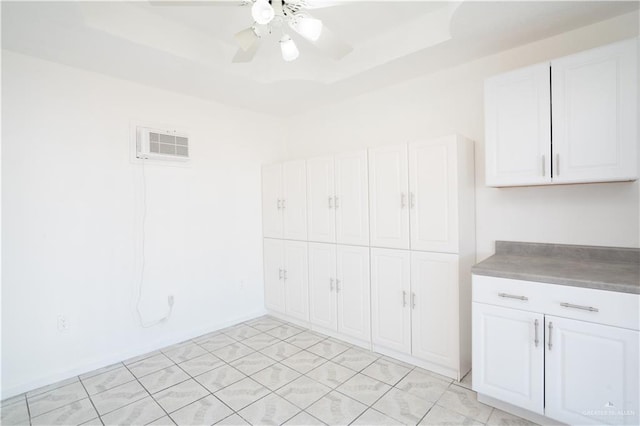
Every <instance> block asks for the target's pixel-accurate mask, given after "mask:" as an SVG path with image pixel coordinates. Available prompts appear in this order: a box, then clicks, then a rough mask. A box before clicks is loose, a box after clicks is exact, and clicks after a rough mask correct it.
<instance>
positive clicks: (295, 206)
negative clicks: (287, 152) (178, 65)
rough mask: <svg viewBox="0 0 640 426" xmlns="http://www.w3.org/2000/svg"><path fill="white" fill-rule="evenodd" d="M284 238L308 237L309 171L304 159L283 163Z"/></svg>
mask: <svg viewBox="0 0 640 426" xmlns="http://www.w3.org/2000/svg"><path fill="white" fill-rule="evenodd" d="M282 178H283V182H284V184H283V188H284V194H283V198H284V205H283V209H282V211H283V216H284V238H287V239H291V240H306V239H307V172H306V166H305V162H304V161H289V162H286V163H284V164H283V165H282Z"/></svg>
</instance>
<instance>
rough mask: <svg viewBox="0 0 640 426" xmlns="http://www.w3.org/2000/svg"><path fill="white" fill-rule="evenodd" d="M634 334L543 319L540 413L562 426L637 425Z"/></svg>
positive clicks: (638, 404)
mask: <svg viewBox="0 0 640 426" xmlns="http://www.w3.org/2000/svg"><path fill="white" fill-rule="evenodd" d="M639 334H640V333H639V332H638V331H636V330H628V329H625V328H618V327H611V326H605V325H600V324H593V323H590V322H586V321H576V320H572V319H566V318H559V317H555V316H546V317H545V336H546V342H545V350H546V354H545V363H546V368H545V414H546V415H547V416H548V417H551V418H553V419H555V420H559V421H561V422H564V423H568V424H580V425H637V424H639V423H640V411H639V410H640V402H639V398H640V392H639V391H638V383H639V380H638V377H640V371H638V362H639V357H638V348H639V345H640V342H639V340H638V335H639Z"/></svg>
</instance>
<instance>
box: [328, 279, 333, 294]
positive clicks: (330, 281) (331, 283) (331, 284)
mask: <svg viewBox="0 0 640 426" xmlns="http://www.w3.org/2000/svg"><path fill="white" fill-rule="evenodd" d="M329 291H330V292H332V291H333V278H329Z"/></svg>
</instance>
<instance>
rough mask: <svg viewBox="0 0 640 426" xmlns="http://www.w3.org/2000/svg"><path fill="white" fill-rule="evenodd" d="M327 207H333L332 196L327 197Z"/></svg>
mask: <svg viewBox="0 0 640 426" xmlns="http://www.w3.org/2000/svg"><path fill="white" fill-rule="evenodd" d="M329 208H330V209H332V208H333V197H329Z"/></svg>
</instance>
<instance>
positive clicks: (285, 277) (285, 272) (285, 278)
mask: <svg viewBox="0 0 640 426" xmlns="http://www.w3.org/2000/svg"><path fill="white" fill-rule="evenodd" d="M283 271H284V276H283V278H284V280H285V281H286V280H287V270H286V269H283Z"/></svg>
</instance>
